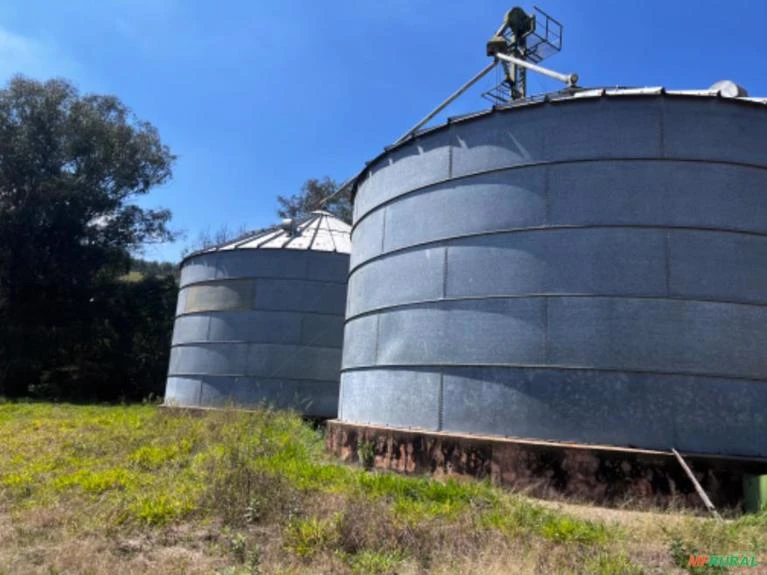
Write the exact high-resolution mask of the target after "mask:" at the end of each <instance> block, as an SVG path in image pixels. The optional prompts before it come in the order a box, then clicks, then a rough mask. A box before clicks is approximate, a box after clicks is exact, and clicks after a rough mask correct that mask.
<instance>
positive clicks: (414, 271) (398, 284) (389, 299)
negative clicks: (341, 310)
mask: <svg viewBox="0 0 767 575" xmlns="http://www.w3.org/2000/svg"><path fill="white" fill-rule="evenodd" d="M444 269H445V248H439V247H435V248H430V249H423V250H417V251H409V252H402V253H398V254H393V255H390V256H386V258H384V259H381V260H377V261H375V262H372V263H370V264H367V265H365V266H364V267H362V268H360V269H359V270H358V271H357V272H356V273H355V274H353V275H352V277H351V280H350V281H349V294H350V298H349V307H348V309H347V317H354V316H355V315H357V314H359V313H362V312H365V311H369V310H371V309H375V308H378V307H385V306H390V305H396V304H401V303H405V302H408V303H411V302H417V301H421V300H430V299H436V298H440V297H442V295H443V282H442V277H443V275H444ZM415 276H420V279H419V281H413V278H414V277H415ZM361 305H364V306H365V307H360V306H361Z"/></svg>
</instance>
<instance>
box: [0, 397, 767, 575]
mask: <svg viewBox="0 0 767 575" xmlns="http://www.w3.org/2000/svg"><path fill="white" fill-rule="evenodd" d="M322 443H323V442H322V437H321V435H320V432H318V431H316V430H313V429H312V428H311V427H310V426H308V425H306V424H304V423H303V422H301V420H300V419H299V418H297V417H295V416H293V415H290V414H284V413H274V412H269V411H262V412H257V413H249V414H243V413H235V412H211V413H206V414H204V415H201V416H193V415H190V414H187V413H179V412H168V411H164V410H160V409H158V408H156V407H154V406H113V407H87V406H71V405H50V404H24V403H22V404H0V445H2V446H3V449H0V541H2V545H0V574H5V573H7V574H12V573H13V574H15V573H23V574H26V573H29V574H46V575H51V574H76V573H92V574H94V575H99V574H106V573H109V574H123V573H125V574H140V573H186V574H196V573H221V574H229V575H245V574H250V575H252V574H255V573H296V574H303V573H339V574H346V573H350V574H362V573H371V574H384V573H398V574H422V573H438V574H448V573H469V574H471V573H477V574H479V573H483V574H485V573H489V574H493V573H499V574H500V573H520V574H524V573H602V574H623V573H673V572H684V570H683V569H682V568H681V567H680V566H682V565H683V564H684V562H685V554H686V553H687V554H689V553H690V552H692V551H693V550H695V549H699V550H701V551H702V552H709V553H728V552H735V551H741V552H748V553H753V554H756V555H758V556H759V558H760V561H761V562H762V563H767V554H765V551H767V518H765V516H764V515H760V516H755V517H749V518H741V519H737V520H730V521H728V522H727V523H726V524H724V525H718V524H716V523H714V522H713V521H711V520H709V519H706V518H701V517H695V516H690V515H684V514H664V513H652V512H636V511H621V510H605V509H599V508H595V507H589V506H584V505H573V504H570V503H567V502H562V503H551V502H549V503H544V502H537V501H534V500H532V499H529V498H526V497H524V496H522V495H519V494H513V493H509V492H507V491H502V490H499V489H496V488H494V487H492V486H490V485H488V484H486V483H479V482H473V481H462V482H458V481H455V480H448V481H444V482H443V481H435V480H430V479H427V478H414V477H402V476H397V475H392V474H388V473H378V472H366V471H364V470H361V469H357V468H352V467H347V466H342V465H338V464H336V463H335V462H333V461H332V460H330V459H329V458H328V456H326V455H325V453H324V450H323V447H322ZM697 571H699V570H696V572H697ZM748 572H750V573H756V572H758V570H756V569H750V570H748Z"/></svg>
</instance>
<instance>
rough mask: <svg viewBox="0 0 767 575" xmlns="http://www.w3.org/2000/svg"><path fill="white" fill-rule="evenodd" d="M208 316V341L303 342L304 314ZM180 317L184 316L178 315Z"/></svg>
mask: <svg viewBox="0 0 767 575" xmlns="http://www.w3.org/2000/svg"><path fill="white" fill-rule="evenodd" d="M207 315H208V316H209V317H210V328H209V332H208V334H207V337H206V339H207V341H246V342H248V343H293V344H298V343H300V342H301V322H302V320H303V315H302V314H300V313H296V312H284V311H265V310H250V311H238V312H229V311H227V312H218V313H212V312H211V313H209V314H207ZM181 319H183V318H179V320H181ZM177 321H178V320H177Z"/></svg>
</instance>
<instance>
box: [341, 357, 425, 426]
mask: <svg viewBox="0 0 767 575" xmlns="http://www.w3.org/2000/svg"><path fill="white" fill-rule="evenodd" d="M439 390H440V376H439V374H438V373H429V372H425V371H412V370H387V371H381V372H372V371H354V372H349V373H344V374H343V375H342V376H341V394H342V396H343V398H342V401H343V408H342V409H343V418H344V420H345V421H355V422H357V423H373V424H377V423H381V422H382V420H383V421H385V422H386V424H387V425H393V426H395V427H403V428H421V429H436V428H437V426H438V425H439Z"/></svg>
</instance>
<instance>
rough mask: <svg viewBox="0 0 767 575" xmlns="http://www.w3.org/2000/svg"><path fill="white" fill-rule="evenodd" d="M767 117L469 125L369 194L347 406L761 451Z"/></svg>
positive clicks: (593, 115) (641, 112) (450, 427)
mask: <svg viewBox="0 0 767 575" xmlns="http://www.w3.org/2000/svg"><path fill="white" fill-rule="evenodd" d="M765 168H767V112H766V111H765V110H764V108H763V107H761V106H756V105H748V104H743V103H736V102H730V101H722V100H716V99H713V98H712V99H703V98H671V97H668V96H656V97H639V98H630V97H614V98H611V99H606V98H599V99H593V100H585V101H575V100H571V101H566V102H561V103H549V104H544V105H536V106H528V107H523V108H518V109H514V110H510V111H506V112H496V113H494V114H492V115H487V116H485V117H480V118H474V119H471V120H468V121H463V122H460V123H454V124H452V125H450V126H449V127H447V128H446V129H441V130H436V131H433V132H431V133H428V134H424V135H423V136H421V137H419V138H418V139H417V140H415V141H414V142H411V143H409V144H407V145H404V146H402V147H399V148H397V149H394V150H392V151H391V152H390V153H388V154H386V155H385V156H383V157H382V158H380V159H379V160H378V161H376V162H374V163H373V164H372V165H371V167H370V169H369V172H368V176H367V177H366V178H365V179H364V180H363V181H362V182H361V185H360V186H359V189H358V192H357V196H356V199H355V227H354V231H353V235H352V243H353V249H352V252H353V253H352V258H351V272H350V279H349V298H348V302H347V323H346V336H345V341H346V344H345V348H344V358H343V369H342V378H341V398H340V407H339V412H340V414H339V417H340V419H342V420H344V421H348V422H357V423H370V424H379V425H387V426H394V427H418V428H424V429H428V430H443V431H447V432H464V433H478V434H497V435H507V436H519V437H529V438H542V439H548V440H562V441H577V442H585V443H601V444H612V445H617V446H637V447H643V448H656V449H668V448H670V447H672V446H675V447H677V448H678V449H681V450H685V451H690V452H701V453H725V454H739V455H747V456H767V408H766V407H767V382H765V379H766V378H767V307H765V303H767V237H766V236H765V234H767V170H766V169H765Z"/></svg>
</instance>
